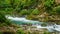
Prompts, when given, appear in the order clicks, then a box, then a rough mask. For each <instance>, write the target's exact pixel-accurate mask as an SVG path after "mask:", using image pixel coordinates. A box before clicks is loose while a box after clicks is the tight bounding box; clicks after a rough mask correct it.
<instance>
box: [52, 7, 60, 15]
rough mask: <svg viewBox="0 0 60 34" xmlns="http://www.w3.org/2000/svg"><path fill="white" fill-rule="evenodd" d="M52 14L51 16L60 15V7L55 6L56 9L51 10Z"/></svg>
mask: <svg viewBox="0 0 60 34" xmlns="http://www.w3.org/2000/svg"><path fill="white" fill-rule="evenodd" d="M52 13H53V14H59V15H60V6H57V7H55V8H53V11H52Z"/></svg>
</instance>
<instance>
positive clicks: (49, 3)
mask: <svg viewBox="0 0 60 34" xmlns="http://www.w3.org/2000/svg"><path fill="white" fill-rule="evenodd" d="M53 4H54V0H46V1H45V3H44V5H45V6H46V7H51V6H52V5H53Z"/></svg>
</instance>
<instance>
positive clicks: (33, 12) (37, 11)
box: [31, 9, 40, 15]
mask: <svg viewBox="0 0 60 34" xmlns="http://www.w3.org/2000/svg"><path fill="white" fill-rule="evenodd" d="M39 13H40V12H39V10H38V9H34V10H33V11H32V13H31V14H33V15H38V14H39Z"/></svg>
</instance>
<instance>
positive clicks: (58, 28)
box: [6, 16, 60, 32]
mask: <svg viewBox="0 0 60 34" xmlns="http://www.w3.org/2000/svg"><path fill="white" fill-rule="evenodd" d="M6 17H7V16H6ZM7 19H10V20H11V21H12V22H14V23H16V24H21V25H22V24H25V23H29V24H30V23H31V24H32V25H35V26H36V27H37V28H46V29H48V31H50V32H54V31H59V32H60V25H56V24H55V25H50V26H45V27H43V26H41V24H42V23H43V22H39V21H34V20H27V19H26V18H23V17H20V18H18V17H11V16H8V17H7Z"/></svg>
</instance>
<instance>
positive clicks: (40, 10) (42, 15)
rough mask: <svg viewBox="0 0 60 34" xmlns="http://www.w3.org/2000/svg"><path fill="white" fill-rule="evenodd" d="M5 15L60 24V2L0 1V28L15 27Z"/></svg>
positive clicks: (50, 0) (55, 0) (49, 0)
mask: <svg viewBox="0 0 60 34" xmlns="http://www.w3.org/2000/svg"><path fill="white" fill-rule="evenodd" d="M6 15H11V16H14V17H22V16H24V17H26V19H29V20H37V21H40V22H51V23H52V22H54V23H57V24H60V0H0V24H1V25H0V27H2V25H3V26H7V25H8V26H15V25H12V24H11V22H10V21H9V20H8V19H7V18H6V17H5V16H6ZM16 27H17V26H16ZM21 34H24V33H21Z"/></svg>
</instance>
